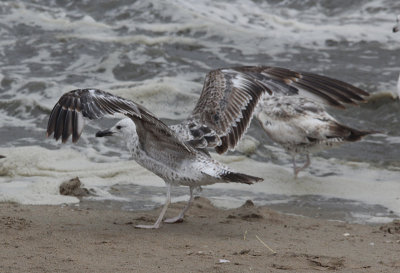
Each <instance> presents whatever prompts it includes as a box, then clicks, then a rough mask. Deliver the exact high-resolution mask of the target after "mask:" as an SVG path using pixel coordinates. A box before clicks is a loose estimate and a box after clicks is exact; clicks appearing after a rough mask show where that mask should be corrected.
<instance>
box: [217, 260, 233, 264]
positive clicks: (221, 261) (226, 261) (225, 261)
mask: <svg viewBox="0 0 400 273" xmlns="http://www.w3.org/2000/svg"><path fill="white" fill-rule="evenodd" d="M230 262H231V261H229V260H226V259H219V262H218V263H220V264H226V263H230Z"/></svg>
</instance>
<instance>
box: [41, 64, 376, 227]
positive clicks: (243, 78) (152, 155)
mask: <svg viewBox="0 0 400 273" xmlns="http://www.w3.org/2000/svg"><path fill="white" fill-rule="evenodd" d="M367 95H368V93H366V92H365V91H362V90H360V89H358V88H356V87H354V86H352V85H350V84H347V83H344V82H341V81H338V80H335V79H331V78H328V77H324V76H320V75H316V74H312V73H306V72H302V73H299V72H295V71H292V70H289V69H285V68H279V67H270V66H243V67H233V68H221V69H216V70H212V71H210V72H209V73H208V74H207V75H206V78H205V81H204V85H203V89H202V92H201V94H200V97H199V100H198V101H197V104H196V106H195V107H194V109H193V111H192V113H191V114H190V115H189V117H188V118H187V119H185V120H183V121H182V122H180V123H178V124H175V125H171V126H169V127H168V126H167V125H165V124H164V123H163V122H162V121H161V120H159V119H158V118H156V117H155V116H154V115H153V114H152V113H150V112H149V111H148V110H146V109H145V108H144V107H143V106H140V105H139V104H136V103H135V102H133V101H130V100H127V99H124V98H121V97H118V96H115V95H112V94H110V93H108V92H105V91H101V90H98V89H77V90H73V91H70V92H67V93H65V94H64V95H63V96H62V97H61V98H60V99H59V101H58V102H57V103H56V105H55V106H54V108H53V110H52V112H51V114H50V118H49V122H48V126H47V136H51V135H52V134H53V133H54V138H55V139H56V140H59V139H60V138H61V140H62V142H63V143H65V142H66V141H67V140H68V138H69V137H70V136H71V135H72V142H77V141H78V139H79V137H80V135H81V133H82V131H83V126H84V118H85V119H89V120H94V119H99V118H102V117H104V116H108V115H113V114H116V113H119V114H123V115H125V116H126V117H127V118H128V119H124V120H121V121H120V123H119V124H116V125H115V126H114V127H113V128H112V129H110V130H109V131H110V132H99V133H98V134H97V136H110V135H116V134H118V135H120V136H123V138H124V140H125V142H126V144H127V145H128V147H130V148H129V149H130V150H131V152H132V155H133V158H134V159H135V160H136V161H137V162H138V163H139V164H141V165H142V166H144V167H145V168H148V169H150V170H151V171H152V172H154V173H155V174H156V175H158V176H160V177H162V178H163V179H164V181H165V182H166V184H167V201H166V204H165V205H164V208H163V210H162V212H161V214H160V216H159V217H158V219H157V221H156V223H155V224H154V225H153V226H150V227H153V228H158V227H159V226H160V224H161V221H162V218H163V216H164V214H165V211H166V209H167V207H168V204H169V199H170V186H171V185H187V186H189V189H190V198H189V201H188V204H187V205H186V207H185V208H184V210H183V211H182V213H180V214H179V215H178V217H175V218H173V219H171V220H167V222H179V221H181V220H182V218H183V215H184V213H185V212H186V210H187V208H188V207H189V206H190V203H191V200H192V197H193V194H192V190H193V188H196V187H199V186H201V185H206V184H212V183H216V182H239V183H250V182H251V183H253V182H257V181H260V180H261V179H260V178H256V177H250V176H246V175H244V174H238V173H235V172H232V171H231V172H230V173H229V175H227V174H225V175H223V176H218V175H215V173H213V174H210V171H211V169H214V168H212V167H209V166H208V167H205V166H206V165H207V164H200V163H199V162H203V161H207V162H212V163H210V164H211V165H210V164H208V165H210V166H215V168H217V166H219V167H218V168H222V169H223V170H225V169H226V168H227V167H226V166H222V164H220V163H217V162H216V161H214V160H213V159H212V158H211V157H210V156H209V154H208V151H207V148H213V149H215V151H216V152H217V153H219V154H222V153H225V152H226V151H228V150H234V148H235V147H236V145H237V143H238V142H239V140H240V139H241V138H242V136H243V135H244V133H245V132H246V131H247V129H248V127H249V125H250V122H251V120H252V118H253V116H256V117H257V118H259V116H260V115H259V114H257V113H260V111H262V107H260V106H262V105H265V102H266V101H268V100H269V99H271V101H273V99H274V98H279V97H282V99H284V98H290V97H307V98H308V99H310V100H312V101H316V102H319V103H324V104H326V105H331V106H335V107H338V108H344V107H345V106H344V105H345V104H358V103H360V102H362V101H364V99H363V97H364V96H367ZM277 106H278V108H279V105H277ZM255 113H256V115H254V114H255ZM129 119H130V120H131V121H132V122H130V121H129ZM262 121H263V122H264V123H265V119H262ZM118 130H125V132H122V131H121V132H120V133H116V132H118ZM106 131H107V130H106ZM192 157H193V158H195V159H193V160H192V161H191V160H189V159H188V158H192ZM175 162H181V163H180V164H178V163H175ZM188 162H191V164H194V165H193V166H196V168H194V167H193V166H192V165H191V164H189V165H190V166H191V167H188ZM199 166H203V167H205V170H200V169H201V168H200V167H199ZM192 167H193V169H196V171H195V172H194V170H190V169H191V168H192ZM199 168H200V169H199ZM189 170H190V171H189ZM188 172H190V173H191V172H194V174H189V173H188ZM234 174H235V175H234ZM191 175H193V176H195V177H196V179H197V180H196V179H195V181H196V182H193V183H192V184H188V183H187V182H185V179H189V178H188V177H187V176H191ZM213 175H214V176H213ZM209 176H211V177H213V178H212V179H208V180H207V179H206V178H205V177H209ZM215 176H217V177H218V179H219V180H218V179H217V181H215ZM224 179H225V180H224ZM189 180H190V179H189ZM234 180H235V181H234ZM190 181H191V180H190ZM206 181H207V182H206ZM141 227H142V226H141Z"/></svg>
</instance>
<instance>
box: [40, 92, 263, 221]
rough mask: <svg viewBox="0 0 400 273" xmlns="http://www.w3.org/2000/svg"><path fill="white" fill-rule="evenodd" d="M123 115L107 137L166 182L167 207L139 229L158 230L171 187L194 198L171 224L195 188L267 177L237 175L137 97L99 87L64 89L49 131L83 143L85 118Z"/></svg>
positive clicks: (48, 133) (246, 182) (59, 136)
mask: <svg viewBox="0 0 400 273" xmlns="http://www.w3.org/2000/svg"><path fill="white" fill-rule="evenodd" d="M115 113H120V114H124V115H125V116H127V117H128V118H126V119H123V120H121V121H120V122H118V123H117V124H116V125H115V126H114V127H113V128H112V129H111V130H109V131H107V132H103V133H102V134H103V135H114V134H115V135H119V136H121V137H122V138H123V139H124V140H125V142H126V143H127V146H128V148H129V150H130V152H131V153H132V156H133V158H134V159H135V160H136V162H138V163H139V164H140V165H141V166H143V167H145V168H146V169H148V170H150V171H152V172H153V173H154V174H156V175H158V176H159V177H161V178H162V179H164V181H165V183H166V185H167V198H166V202H165V205H164V207H163V209H162V211H161V213H160V215H159V217H158V219H157V221H156V222H155V223H154V224H153V225H138V226H137V227H138V228H159V227H160V225H161V222H162V219H163V217H164V215H165V212H166V211H167V208H168V205H169V204H170V202H171V195H170V193H171V185H185V186H189V188H190V200H189V202H188V205H187V206H186V207H185V208H184V210H183V211H182V213H181V214H180V215H178V216H177V217H175V218H172V219H167V220H166V221H167V222H177V221H179V220H181V219H182V218H183V215H184V213H185V212H186V210H187V209H188V208H189V206H190V203H191V202H192V197H193V194H192V191H193V188H195V187H199V186H202V185H210V184H214V183H228V182H237V183H244V184H252V183H254V182H259V181H262V180H263V179H262V178H258V177H254V176H250V175H246V174H242V173H237V172H234V171H233V170H231V169H229V168H228V167H227V166H225V165H224V164H221V163H219V162H217V161H216V160H214V159H212V158H211V157H210V156H209V154H208V153H207V152H205V151H203V150H201V149H197V148H196V147H195V146H193V145H192V144H191V143H190V142H185V141H182V140H181V138H180V137H178V136H177V135H176V133H175V132H174V131H173V130H171V129H170V128H169V127H168V126H167V125H165V124H164V123H163V122H162V121H161V120H159V119H158V118H156V117H155V116H154V115H153V114H151V113H150V112H149V111H148V110H146V109H145V108H144V107H143V106H140V105H139V104H136V103H134V102H133V101H130V100H126V99H123V98H121V97H118V96H114V95H112V94H110V93H107V92H104V91H101V90H96V89H78V90H73V91H70V92H68V93H65V94H64V95H63V96H62V97H61V98H60V100H59V101H58V102H57V104H56V105H55V106H54V108H53V110H52V112H51V114H50V118H49V122H48V127H47V135H48V136H50V135H51V134H52V133H54V138H55V139H56V140H58V139H59V138H61V139H62V142H66V141H67V139H68V138H69V136H70V135H72V141H73V142H76V141H78V139H79V137H80V135H81V133H82V131H83V126H84V120H83V118H89V119H99V118H101V117H103V116H105V115H108V114H110V115H111V114H115Z"/></svg>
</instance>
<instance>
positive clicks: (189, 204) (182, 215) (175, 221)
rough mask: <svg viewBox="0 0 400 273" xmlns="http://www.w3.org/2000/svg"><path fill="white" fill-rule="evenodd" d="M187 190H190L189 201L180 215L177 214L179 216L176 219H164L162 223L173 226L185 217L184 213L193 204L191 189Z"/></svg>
mask: <svg viewBox="0 0 400 273" xmlns="http://www.w3.org/2000/svg"><path fill="white" fill-rule="evenodd" d="M189 190H190V197H189V201H188V202H187V204H186V206H185V207H184V208H183V210H182V211H181V213H179V215H178V216H176V217H173V218H168V219H165V220H164V223H168V224H173V223H180V222H183V217H184V216H185V213H186V212H187V210H188V209H189V208H190V206H191V205H192V202H193V187H189Z"/></svg>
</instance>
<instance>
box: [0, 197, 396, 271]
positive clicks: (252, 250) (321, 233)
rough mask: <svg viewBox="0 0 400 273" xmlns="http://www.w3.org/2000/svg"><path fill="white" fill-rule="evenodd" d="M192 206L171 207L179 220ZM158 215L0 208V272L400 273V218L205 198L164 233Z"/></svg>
mask: <svg viewBox="0 0 400 273" xmlns="http://www.w3.org/2000/svg"><path fill="white" fill-rule="evenodd" d="M183 205H184V203H175V204H172V205H171V207H170V209H169V210H168V211H167V216H175V214H177V213H178V212H179V210H180V209H181V208H182V207H183ZM159 211H160V208H159V209H156V210H153V211H142V212H129V211H121V210H112V209H110V210H106V209H91V208H85V209H81V208H79V206H26V205H18V204H13V203H1V204H0V234H1V235H0V236H1V240H0V272H321V271H328V272H329V271H334V272H400V222H393V223H390V224H385V225H359V224H347V223H344V222H339V221H327V220H322V219H313V218H308V217H301V216H292V215H286V214H281V213H277V212H275V211H273V210H270V209H269V208H267V207H255V206H254V205H252V204H251V203H247V204H245V205H244V206H242V207H240V208H237V209H232V210H221V209H217V208H215V207H214V206H212V205H211V203H210V202H209V201H208V200H207V199H204V198H197V199H196V200H195V202H194V206H193V207H192V208H191V209H190V210H189V212H188V215H187V217H186V218H185V221H184V222H183V223H180V224H164V225H163V226H162V227H161V228H160V229H158V230H141V229H135V228H134V226H135V225H136V224H151V223H153V222H154V220H155V219H156V218H157V216H158V213H159Z"/></svg>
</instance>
